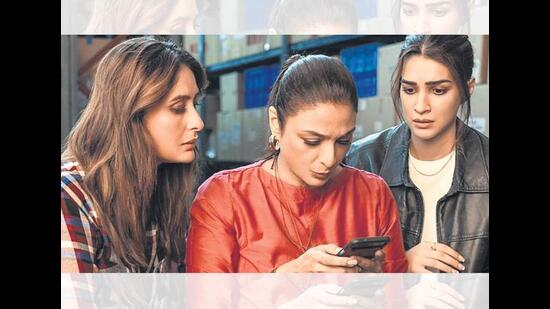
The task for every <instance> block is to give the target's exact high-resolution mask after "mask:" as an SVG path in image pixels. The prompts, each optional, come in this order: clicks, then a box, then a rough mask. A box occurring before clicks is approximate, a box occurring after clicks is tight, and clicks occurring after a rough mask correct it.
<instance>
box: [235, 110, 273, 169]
mask: <svg viewBox="0 0 550 309" xmlns="http://www.w3.org/2000/svg"><path fill="white" fill-rule="evenodd" d="M241 113H242V121H243V123H242V127H241V145H242V157H241V161H246V162H253V161H256V160H258V159H259V158H260V157H262V156H263V155H264V154H265V153H266V145H267V140H268V138H269V135H270V133H269V132H270V131H269V125H268V120H267V108H265V107H258V108H249V109H245V110H242V111H241Z"/></svg>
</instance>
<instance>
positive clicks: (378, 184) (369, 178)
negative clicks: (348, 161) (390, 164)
mask: <svg viewBox="0 0 550 309" xmlns="http://www.w3.org/2000/svg"><path fill="white" fill-rule="evenodd" d="M343 169H344V170H343V171H342V172H344V173H346V179H348V180H350V181H353V183H354V186H358V185H359V186H361V185H364V186H367V187H369V188H370V189H383V188H385V187H387V184H386V181H385V180H384V179H383V178H382V177H381V176H380V175H377V174H375V173H371V172H367V171H365V170H362V169H358V168H356V167H353V166H349V165H345V164H344V165H343Z"/></svg>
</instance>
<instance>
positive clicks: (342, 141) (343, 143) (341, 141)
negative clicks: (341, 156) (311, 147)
mask: <svg viewBox="0 0 550 309" xmlns="http://www.w3.org/2000/svg"><path fill="white" fill-rule="evenodd" d="M337 143H338V144H340V145H344V146H347V145H349V144H351V140H349V139H346V140H338V141H337Z"/></svg>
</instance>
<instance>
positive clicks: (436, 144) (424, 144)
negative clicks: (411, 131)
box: [409, 125, 456, 161]
mask: <svg viewBox="0 0 550 309" xmlns="http://www.w3.org/2000/svg"><path fill="white" fill-rule="evenodd" d="M455 143H456V125H455V126H453V127H452V128H450V129H449V130H447V132H445V133H443V134H442V135H440V136H436V137H434V138H432V139H429V140H425V139H421V138H418V137H416V136H411V144H410V145H409V149H410V151H411V154H412V155H413V156H414V157H415V158H416V159H418V160H422V161H433V160H438V159H441V158H443V157H445V156H446V155H448V154H449V153H451V151H453V149H454V146H455Z"/></svg>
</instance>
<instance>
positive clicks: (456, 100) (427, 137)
mask: <svg viewBox="0 0 550 309" xmlns="http://www.w3.org/2000/svg"><path fill="white" fill-rule="evenodd" d="M471 90H473V89H471ZM471 90H470V91H471ZM400 98H401V104H402V107H403V114H404V117H405V121H406V122H407V124H408V125H409V128H410V129H411V134H412V137H413V140H414V139H417V140H422V141H435V140H438V139H442V138H454V136H455V128H456V122H455V119H456V115H457V112H458V108H459V107H460V104H461V102H462V100H461V96H460V90H459V85H458V84H457V82H456V81H455V80H454V79H453V76H452V74H451V72H450V71H449V69H448V68H447V67H446V66H445V65H443V64H441V63H439V62H437V61H435V60H432V59H429V58H426V57H424V56H420V55H415V56H412V57H410V58H409V59H408V60H407V61H406V62H405V64H404V65H403V74H402V81H401V91H400Z"/></svg>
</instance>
